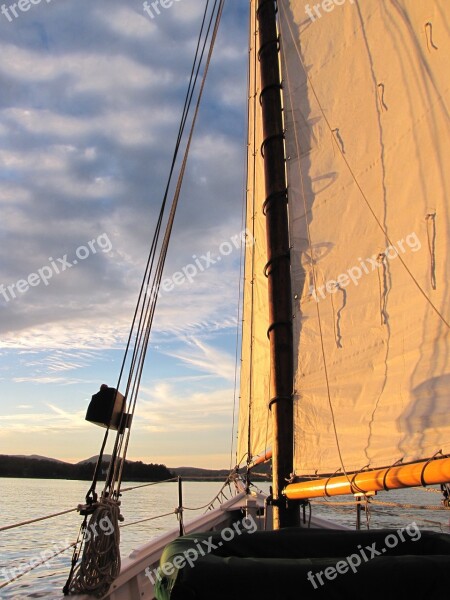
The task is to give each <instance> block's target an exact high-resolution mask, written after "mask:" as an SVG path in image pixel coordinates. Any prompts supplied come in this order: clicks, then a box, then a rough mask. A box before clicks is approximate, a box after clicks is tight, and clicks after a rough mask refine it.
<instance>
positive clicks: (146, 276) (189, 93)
mask: <svg viewBox="0 0 450 600" xmlns="http://www.w3.org/2000/svg"><path fill="white" fill-rule="evenodd" d="M208 5H209V0H207V2H206V6H205V11H204V14H203V20H202V25H201V28H200V33H199V37H198V40H197V48H196V52H195V56H194V62H193V66H192V69H191V75H190V79H189V85H188V90H187V92H186V96H185V100H184V106H183V112H182V117H181V122H180V126H179V130H178V136H177V141H176V144H175V149H174V153H173V157H172V163H171V167H170V170H169V176H168V181H167V183H166V189H165V193H164V198H163V202H162V206H161V209H160V213H159V217H158V221H157V226H156V228H155V233H154V236H153V241H152V245H151V249H150V252H149V256H148V259H147V263H146V268H145V271H144V276H143V278H142V283H141V288H140V291H139V295H138V301H137V304H136V308H135V312H134V316H133V319H132V324H131V327H130V332H129V336H128V340H127V345H126V349H125V353H124V358H123V361H122V365H121V369H120V373H119V377H118V382H117V387H116V389H117V390H118V389H119V386H120V382H121V380H122V375H123V371H124V369H125V364H126V359H127V356H128V352H129V348H130V345H131V340H132V338H133V333H134V329H135V324H136V319H137V315H138V311H139V307H140V305H141V301H142V295H143V292H144V288H145V287H146V282H147V287H148V281H149V279H150V275H151V271H152V268H153V260H154V258H153V257H154V253H155V252H156V245H157V240H158V237H159V232H160V229H161V223H162V218H163V214H164V210H165V205H166V202H167V197H168V192H169V187H170V183H171V181H172V175H173V172H174V169H175V164H176V160H177V157H178V152H179V148H180V144H181V139H182V135H183V131H184V128H185V124H186V120H187V116H188V113H189V108H190V105H191V101H192V94H193V90H194V88H195V83H196V81H197V77H198V69H199V68H200V63H201V58H200V61H199V64H198V68H197V73H196V75H195V79H194V80H193V74H194V71H195V65H196V63H197V61H198V53H199V47H200V42H201V38H202V33H203V30H204V24H205V21H206V15H207V11H208ZM202 56H203V54H202ZM141 317H142V311H141ZM141 321H142V320H141V319H140V321H139V324H138V329H137V331H138V332H139V330H140V327H141ZM134 362H135V354H134V352H133V358H132V364H131V367H130V371H131V372H132V371H133V365H134ZM127 393H128V386H127V391H126V393H125V397H127ZM109 431H110V429H109V427H108V428H107V430H106V432H105V435H104V439H103V444H102V447H101V450H100V454H99V459H98V463H97V467H96V470H95V473H94V481H93V485H92V486H91V490H93V489H95V484H96V478H97V475H98V468H99V465H101V459H102V457H103V452H104V449H105V446H106V442H107V439H108V434H109ZM115 450H117V438H116V444H115ZM111 467H112V461H111V465H110V469H111ZM109 473H110V471H109V472H108V475H109ZM108 478H109V477H107V480H108ZM105 489H106V485H105ZM91 490H89V492H90V491H91ZM89 492H88V494H89Z"/></svg>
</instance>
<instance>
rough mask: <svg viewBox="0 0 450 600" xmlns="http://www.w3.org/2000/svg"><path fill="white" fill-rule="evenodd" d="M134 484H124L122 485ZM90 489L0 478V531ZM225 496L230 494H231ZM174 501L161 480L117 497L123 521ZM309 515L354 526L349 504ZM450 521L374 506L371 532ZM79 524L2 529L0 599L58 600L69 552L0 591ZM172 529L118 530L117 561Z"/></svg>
mask: <svg viewBox="0 0 450 600" xmlns="http://www.w3.org/2000/svg"><path fill="white" fill-rule="evenodd" d="M132 485H133V484H132V483H129V482H127V483H125V484H124V487H125V488H127V487H131V486H132ZM135 485H140V484H135ZM88 486H89V483H88V482H86V481H65V480H38V479H1V478H0V498H1V503H2V506H1V516H2V518H1V521H0V527H3V526H6V525H9V524H13V523H16V522H21V521H26V520H29V519H33V518H36V517H40V516H43V515H47V514H50V513H53V512H58V511H62V510H65V509H70V508H74V507H75V506H77V505H78V504H79V503H81V502H83V499H84V496H85V495H86V491H87V489H88ZM220 487H221V484H220V483H219V482H185V483H184V484H183V496H184V505H185V506H187V507H198V506H202V505H204V504H206V503H208V502H209V501H210V500H212V499H213V498H214V496H215V495H216V494H217V492H218V491H219V489H220ZM257 487H258V488H259V489H261V490H263V491H268V488H269V485H268V484H267V483H262V484H258V486H257ZM227 495H228V497H229V494H227ZM441 498H442V496H441V495H440V494H438V493H432V492H430V491H427V490H424V489H410V490H400V491H392V492H386V493H383V494H378V496H377V498H376V499H377V500H378V501H386V502H400V503H404V504H415V505H429V506H439V505H440V500H441ZM347 500H348V498H347ZM335 501H336V500H334V502H335ZM177 504H178V497H177V484H176V483H161V484H158V485H154V486H151V487H144V488H141V489H136V490H132V491H130V492H127V493H125V494H124V495H123V500H122V514H123V516H124V517H125V522H124V524H126V523H127V522H128V523H131V522H132V521H136V520H139V519H144V518H147V517H152V516H157V515H160V514H163V513H168V512H169V511H171V510H173V509H174V508H175V507H176V506H177ZM203 512H204V509H201V510H198V511H186V512H185V520H186V521H187V520H188V519H190V518H193V517H194V516H197V515H198V514H202V513H203ZM313 515H315V516H322V517H325V518H329V519H333V520H337V521H338V522H340V523H343V524H345V525H348V526H350V527H354V526H355V508H354V506H337V507H336V506H334V505H331V504H329V505H327V506H324V505H323V504H320V505H317V506H315V505H314V507H313ZM449 518H450V512H449V511H445V512H444V511H430V510H418V509H411V508H402V509H400V508H398V507H386V506H375V505H373V506H372V509H371V516H370V527H371V528H376V527H402V526H405V525H407V524H409V523H412V522H413V521H414V522H415V523H416V524H417V526H418V527H419V528H420V529H431V530H434V531H442V532H445V533H450V528H449ZM362 519H363V521H362V524H363V527H365V519H366V517H365V514H364V513H363V515H362ZM80 523H81V517H80V516H79V515H78V513H76V512H73V513H70V514H68V515H64V516H61V517H57V518H55V519H51V520H48V521H43V522H40V523H33V524H31V525H27V526H24V527H20V528H18V529H12V530H8V531H4V532H0V598H2V599H3V598H4V599H9V600H21V599H24V598H46V599H54V598H61V597H62V593H61V590H62V587H63V585H64V583H65V581H66V579H67V575H68V572H69V568H70V560H71V556H72V552H71V551H70V550H69V551H67V552H65V553H63V554H61V555H60V556H58V557H55V558H54V559H52V560H51V562H50V564H49V563H47V565H46V566H40V567H37V568H36V569H35V570H34V571H32V572H31V573H29V574H27V575H25V576H24V577H22V578H21V579H19V580H18V581H15V582H13V583H11V584H9V585H8V586H7V587H1V586H2V585H3V584H4V583H6V580H7V578H11V572H12V571H11V569H14V568H20V567H21V566H22V567H24V566H25V563H29V562H30V561H32V560H33V559H39V558H40V556H41V553H42V552H45V551H47V552H52V553H54V552H55V551H56V550H60V549H62V548H64V547H66V546H68V545H69V544H70V543H72V542H74V541H75V539H76V537H77V533H78V529H79V526H80ZM175 527H177V520H176V517H175V515H170V516H168V517H163V518H161V519H157V520H154V521H149V522H147V523H140V524H138V525H135V526H130V527H125V528H124V529H123V530H122V531H121V556H122V557H125V556H128V554H129V553H130V552H131V551H132V550H133V549H134V548H136V547H137V546H140V545H142V544H144V543H146V542H148V541H149V540H150V539H151V538H152V537H155V536H158V535H160V534H161V533H163V532H165V531H168V530H170V529H173V528H175Z"/></svg>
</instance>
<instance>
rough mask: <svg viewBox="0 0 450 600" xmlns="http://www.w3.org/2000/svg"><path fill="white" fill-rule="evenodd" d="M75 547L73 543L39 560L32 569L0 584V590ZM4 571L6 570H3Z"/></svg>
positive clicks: (75, 543)
mask: <svg viewBox="0 0 450 600" xmlns="http://www.w3.org/2000/svg"><path fill="white" fill-rule="evenodd" d="M76 545H77V542H73V543H72V544H70V545H69V546H67V547H66V548H64V549H63V550H60V551H59V552H55V553H54V554H53V555H52V556H49V557H48V558H44V559H43V560H41V561H40V562H39V563H37V564H35V565H33V566H32V567H30V568H29V569H26V570H25V571H22V573H19V575H16V576H15V577H13V578H12V579H9V580H8V581H6V582H4V583H2V584H0V590H1V589H2V588H5V587H6V586H7V585H9V584H10V583H13V582H14V581H17V580H18V579H20V578H21V577H23V576H24V575H27V574H28V573H30V572H31V571H34V569H37V568H38V567H41V566H42V565H44V564H45V563H47V562H49V561H50V560H53V559H54V558H55V557H56V556H59V555H60V554H64V552H67V550H70V548H73V547H74V546H76ZM5 570H6V569H5Z"/></svg>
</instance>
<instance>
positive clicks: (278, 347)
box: [257, 0, 298, 529]
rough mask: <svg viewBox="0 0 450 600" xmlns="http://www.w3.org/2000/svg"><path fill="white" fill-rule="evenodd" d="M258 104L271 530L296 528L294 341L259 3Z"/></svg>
mask: <svg viewBox="0 0 450 600" xmlns="http://www.w3.org/2000/svg"><path fill="white" fill-rule="evenodd" d="M257 6H258V8H257V17H258V27H259V46H260V47H259V62H260V71H261V93H260V102H261V107H262V121H263V132H264V141H263V144H262V147H261V152H262V153H263V157H264V175H265V191H266V200H265V203H264V212H265V214H266V233H267V254H268V257H267V261H268V262H267V265H266V275H267V277H268V293H269V319H270V320H269V322H270V326H269V329H268V336H269V339H270V363H271V365H270V370H271V373H270V385H271V387H270V389H271V395H272V398H271V402H270V408H271V412H272V421H273V435H274V439H273V447H272V453H273V456H272V464H273V489H272V494H273V514H274V519H273V520H274V523H273V525H274V528H275V529H278V528H280V527H288V526H292V525H295V524H297V523H298V508H297V506H296V503H293V504H292V503H291V504H288V503H287V500H286V498H284V497H283V496H282V493H281V492H282V490H283V488H284V487H285V485H286V479H288V478H289V477H290V476H291V473H292V471H293V447H294V444H293V441H294V427H293V336H292V298H291V269H290V252H289V227H288V213H287V184H286V171H285V148H284V132H283V117H282V104H281V78H280V67H279V44H278V34H277V22H276V2H275V0H258V5H257Z"/></svg>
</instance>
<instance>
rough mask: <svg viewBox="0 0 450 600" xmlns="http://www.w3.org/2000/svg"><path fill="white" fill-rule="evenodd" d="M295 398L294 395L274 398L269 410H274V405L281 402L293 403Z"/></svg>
mask: <svg viewBox="0 0 450 600" xmlns="http://www.w3.org/2000/svg"><path fill="white" fill-rule="evenodd" d="M293 397H294V396H293V395H292V396H276V397H275V398H272V400H271V401H270V402H269V410H272V404H277V402H280V400H282V401H288V402H292V400H293Z"/></svg>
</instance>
